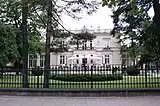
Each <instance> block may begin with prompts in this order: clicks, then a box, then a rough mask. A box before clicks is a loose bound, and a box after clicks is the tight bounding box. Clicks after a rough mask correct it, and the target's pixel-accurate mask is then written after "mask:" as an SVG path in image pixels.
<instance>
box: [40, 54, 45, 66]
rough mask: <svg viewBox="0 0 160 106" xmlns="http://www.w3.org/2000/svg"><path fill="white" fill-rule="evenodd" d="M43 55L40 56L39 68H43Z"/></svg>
mask: <svg viewBox="0 0 160 106" xmlns="http://www.w3.org/2000/svg"><path fill="white" fill-rule="evenodd" d="M44 62H45V55H40V67H44Z"/></svg>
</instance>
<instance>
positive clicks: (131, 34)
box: [103, 0, 160, 60]
mask: <svg viewBox="0 0 160 106" xmlns="http://www.w3.org/2000/svg"><path fill="white" fill-rule="evenodd" d="M106 5H107V6H108V7H109V8H111V9H112V11H113V15H112V18H113V23H114V28H113V30H112V34H113V35H115V33H119V34H118V37H119V38H120V39H121V41H122V42H125V41H126V40H128V39H130V43H128V45H127V46H128V47H129V48H130V47H131V48H132V50H133V47H132V46H133V44H134V45H137V47H141V49H139V51H138V54H136V55H141V56H142V57H144V56H143V55H145V56H147V55H146V54H145V53H149V54H152V55H150V56H152V57H153V59H155V58H156V59H157V60H158V59H160V58H159V56H160V47H159V46H158V45H159V44H160V36H159V35H158V33H159V30H158V28H159V26H160V20H159V19H160V3H159V0H103V6H106ZM151 7H153V10H154V17H153V18H152V17H150V16H149V14H148V11H149V10H150V9H151ZM144 38H147V39H144ZM151 41H152V42H153V43H151ZM149 42H150V43H149ZM129 44H130V45H129ZM151 48H152V49H151ZM129 50H131V49H129Z"/></svg>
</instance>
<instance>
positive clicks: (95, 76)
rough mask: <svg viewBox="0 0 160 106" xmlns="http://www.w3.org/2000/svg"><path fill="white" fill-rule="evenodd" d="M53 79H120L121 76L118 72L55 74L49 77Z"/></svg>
mask: <svg viewBox="0 0 160 106" xmlns="http://www.w3.org/2000/svg"><path fill="white" fill-rule="evenodd" d="M50 79H53V80H61V81H77V82H78V81H81V82H83V81H113V80H122V79H123V77H122V75H120V74H115V75H112V74H108V75H100V74H93V75H91V74H57V75H56V74H55V75H52V76H51V77H50Z"/></svg>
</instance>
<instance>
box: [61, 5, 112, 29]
mask: <svg viewBox="0 0 160 106" xmlns="http://www.w3.org/2000/svg"><path fill="white" fill-rule="evenodd" d="M111 14H112V12H111V10H110V9H109V8H107V7H100V8H99V9H98V10H97V12H95V13H93V14H92V15H88V14H86V13H83V14H80V16H81V17H82V19H80V20H79V21H78V20H75V19H73V18H71V17H70V16H68V15H67V14H64V15H62V17H61V19H62V21H63V26H64V27H65V28H66V29H68V30H75V29H82V27H83V26H85V27H86V28H88V29H97V28H98V27H100V29H112V28H113V21H112V18H111Z"/></svg>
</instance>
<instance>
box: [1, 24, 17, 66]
mask: <svg viewBox="0 0 160 106" xmlns="http://www.w3.org/2000/svg"><path fill="white" fill-rule="evenodd" d="M16 33H17V32H16V28H14V27H13V26H11V25H4V24H2V23H1V24H0V51H1V52H0V67H2V68H3V67H5V66H6V64H7V63H9V62H13V61H15V59H16V58H17V57H19V54H18V52H17V44H16Z"/></svg>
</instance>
